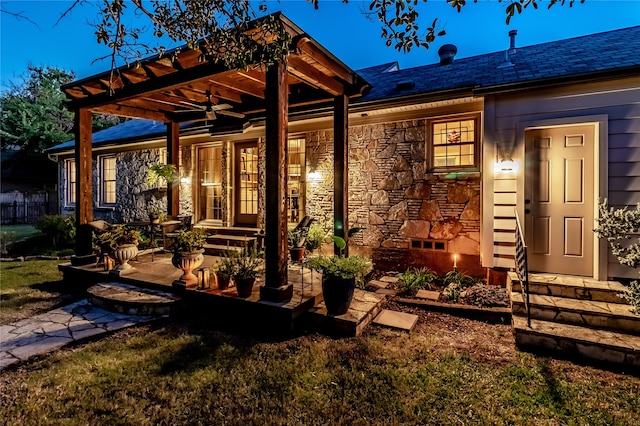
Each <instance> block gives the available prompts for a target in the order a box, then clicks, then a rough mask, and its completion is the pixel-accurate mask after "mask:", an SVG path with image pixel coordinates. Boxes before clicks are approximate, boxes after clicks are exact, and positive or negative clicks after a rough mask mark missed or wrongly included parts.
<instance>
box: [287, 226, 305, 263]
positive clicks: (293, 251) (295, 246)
mask: <svg viewBox="0 0 640 426" xmlns="http://www.w3.org/2000/svg"><path fill="white" fill-rule="evenodd" d="M304 234H305V232H303V231H302V229H290V230H289V256H291V260H293V261H296V262H299V261H301V260H302V259H303V258H304V250H305V246H304V245H305V241H306V237H305V235H304Z"/></svg>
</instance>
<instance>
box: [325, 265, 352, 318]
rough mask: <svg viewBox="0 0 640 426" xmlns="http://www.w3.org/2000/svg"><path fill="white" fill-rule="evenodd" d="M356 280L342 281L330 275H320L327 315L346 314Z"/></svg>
mask: <svg viewBox="0 0 640 426" xmlns="http://www.w3.org/2000/svg"><path fill="white" fill-rule="evenodd" d="M355 288H356V279H355V278H351V279H342V278H338V277H334V276H331V275H326V274H323V275H322V297H324V304H325V305H326V307H327V314H328V315H343V314H346V313H347V311H348V310H349V306H350V305H351V301H352V300H353V291H354V290H355Z"/></svg>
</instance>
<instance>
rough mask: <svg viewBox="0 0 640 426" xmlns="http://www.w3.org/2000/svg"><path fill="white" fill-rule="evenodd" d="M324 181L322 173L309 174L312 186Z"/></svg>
mask: <svg viewBox="0 0 640 426" xmlns="http://www.w3.org/2000/svg"><path fill="white" fill-rule="evenodd" d="M321 179H322V173H320V172H309V173H307V181H309V182H310V183H311V184H312V185H316V184H317V183H318V182H320V180H321Z"/></svg>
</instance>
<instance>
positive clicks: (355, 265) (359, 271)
mask: <svg viewBox="0 0 640 426" xmlns="http://www.w3.org/2000/svg"><path fill="white" fill-rule="evenodd" d="M361 230H362V228H351V229H350V230H349V231H348V232H347V238H349V237H351V236H352V235H353V234H355V233H356V232H359V231H361ZM331 238H332V239H333V241H334V242H335V244H336V246H337V247H338V249H339V251H340V254H339V255H337V256H323V255H321V256H316V257H312V258H311V259H309V267H310V268H312V269H314V270H316V271H318V272H322V297H323V298H324V303H325V306H326V307H327V314H328V315H343V314H345V313H346V312H347V311H348V310H349V306H350V305H351V301H352V300H353V292H354V290H355V288H356V284H357V282H358V281H361V282H362V281H364V275H365V273H366V272H367V271H368V270H369V269H370V268H371V261H370V260H369V259H368V258H366V257H364V256H360V255H354V256H349V257H345V256H344V255H343V251H344V249H345V248H346V247H347V241H348V240H345V239H344V238H342V237H338V236H336V235H332V236H331Z"/></svg>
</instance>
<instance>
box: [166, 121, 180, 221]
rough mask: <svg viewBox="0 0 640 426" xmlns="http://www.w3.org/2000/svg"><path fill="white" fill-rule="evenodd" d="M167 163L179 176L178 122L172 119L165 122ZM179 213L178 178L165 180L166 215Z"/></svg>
mask: <svg viewBox="0 0 640 426" xmlns="http://www.w3.org/2000/svg"><path fill="white" fill-rule="evenodd" d="M167 164H173V165H174V166H175V167H176V173H177V174H178V176H180V124H179V123H176V122H174V121H170V122H168V123H167ZM178 214H180V180H179V179H178V180H174V181H173V182H167V216H177V215H178Z"/></svg>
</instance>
